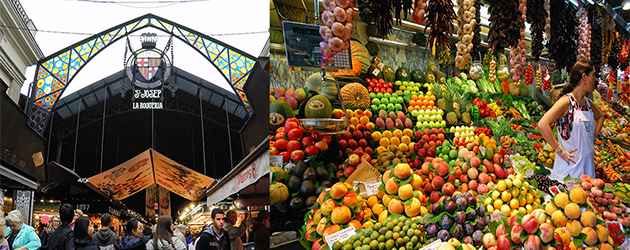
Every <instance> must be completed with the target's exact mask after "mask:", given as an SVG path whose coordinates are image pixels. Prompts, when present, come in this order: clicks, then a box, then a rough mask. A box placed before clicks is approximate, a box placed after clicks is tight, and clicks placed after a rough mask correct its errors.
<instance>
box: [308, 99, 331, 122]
mask: <svg viewBox="0 0 630 250" xmlns="http://www.w3.org/2000/svg"><path fill="white" fill-rule="evenodd" d="M332 110H333V108H332V105H331V104H330V101H329V100H328V98H326V97H325V96H323V95H316V96H313V97H311V99H309V100H308V102H307V103H306V107H304V115H305V116H306V118H330V117H331V116H332Z"/></svg>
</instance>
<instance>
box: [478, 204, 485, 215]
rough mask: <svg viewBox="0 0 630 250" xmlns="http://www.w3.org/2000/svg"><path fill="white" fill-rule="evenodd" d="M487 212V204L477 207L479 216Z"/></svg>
mask: <svg viewBox="0 0 630 250" xmlns="http://www.w3.org/2000/svg"><path fill="white" fill-rule="evenodd" d="M485 213H486V208H485V206H479V208H477V215H478V216H483V214H485Z"/></svg>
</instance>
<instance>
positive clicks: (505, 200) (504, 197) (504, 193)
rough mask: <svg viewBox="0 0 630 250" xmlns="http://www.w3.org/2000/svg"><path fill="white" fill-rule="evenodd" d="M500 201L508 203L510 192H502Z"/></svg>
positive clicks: (510, 197) (510, 196)
mask: <svg viewBox="0 0 630 250" xmlns="http://www.w3.org/2000/svg"><path fill="white" fill-rule="evenodd" d="M501 199H502V200H503V201H504V202H508V201H510V199H512V194H510V192H508V191H503V193H501Z"/></svg>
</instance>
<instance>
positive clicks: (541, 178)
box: [531, 173, 566, 193]
mask: <svg viewBox="0 0 630 250" xmlns="http://www.w3.org/2000/svg"><path fill="white" fill-rule="evenodd" d="M531 179H534V180H536V182H537V183H538V190H541V191H543V192H545V193H550V192H551V191H549V188H550V187H553V186H558V187H562V188H566V185H564V183H562V182H559V181H557V180H552V179H550V178H549V177H547V176H546V175H541V174H538V173H535V174H534V175H533V176H532V178H531Z"/></svg>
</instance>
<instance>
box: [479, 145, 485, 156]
mask: <svg viewBox="0 0 630 250" xmlns="http://www.w3.org/2000/svg"><path fill="white" fill-rule="evenodd" d="M479 152H481V155H483V156H486V147H479Z"/></svg>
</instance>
